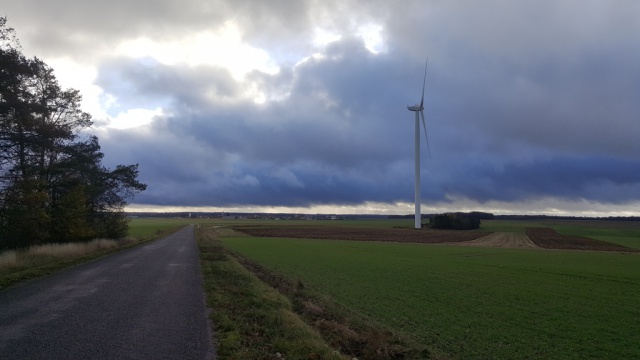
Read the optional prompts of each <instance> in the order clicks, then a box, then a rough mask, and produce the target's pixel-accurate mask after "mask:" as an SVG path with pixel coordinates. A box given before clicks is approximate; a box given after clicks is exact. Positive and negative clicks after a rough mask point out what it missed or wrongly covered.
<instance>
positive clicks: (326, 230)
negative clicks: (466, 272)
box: [233, 225, 640, 252]
mask: <svg viewBox="0 0 640 360" xmlns="http://www.w3.org/2000/svg"><path fill="white" fill-rule="evenodd" d="M233 228H234V230H237V231H239V232H241V233H244V234H247V235H249V236H255V237H279V238H297V239H320V240H353V241H388V242H410V243H423V244H451V245H460V246H478V247H499V248H520V249H536V248H537V249H540V248H543V249H567V250H595V251H622V252H640V250H634V249H631V248H628V247H625V246H622V245H617V244H613V243H608V242H604V241H599V240H595V239H590V238H586V237H580V236H569V235H562V234H559V233H558V232H557V231H555V230H554V229H551V228H527V232H526V234H522V233H513V232H495V233H491V232H485V231H460V230H434V229H422V230H416V229H408V228H362V227H346V226H336V227H330V226H313V225H302V226H264V225H246V226H234V227H233Z"/></svg>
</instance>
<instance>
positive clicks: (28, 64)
mask: <svg viewBox="0 0 640 360" xmlns="http://www.w3.org/2000/svg"><path fill="white" fill-rule="evenodd" d="M81 100H82V96H81V95H80V92H79V91H78V90H75V89H62V88H61V87H60V85H59V84H58V81H57V79H56V77H55V76H54V74H53V69H52V68H51V67H49V66H48V65H47V64H46V63H44V62H43V61H42V60H40V59H39V58H37V57H33V58H27V57H26V56H25V55H24V54H23V53H22V48H21V46H20V43H19V41H18V39H17V37H16V33H15V30H14V29H13V28H10V27H8V26H7V18H6V17H0V250H2V249H16V248H24V247H28V246H31V245H37V244H43V243H55V242H77V241H88V240H91V239H94V238H97V237H100V238H119V237H123V236H125V235H126V233H127V226H128V225H127V224H128V221H127V217H126V215H125V213H124V206H125V205H126V204H127V201H128V200H129V199H131V198H132V197H133V195H134V194H136V193H138V192H140V191H143V190H145V189H146V185H145V184H142V183H140V182H139V181H138V180H137V176H138V165H137V164H136V165H118V166H116V168H115V169H108V168H106V167H104V166H103V165H102V158H103V156H104V154H103V153H102V152H101V151H100V144H99V142H98V138H97V137H96V136H93V135H90V134H88V132H87V130H88V128H89V127H90V126H91V124H92V122H91V115H90V114H88V113H86V112H83V111H82V110H81V109H80V102H81Z"/></svg>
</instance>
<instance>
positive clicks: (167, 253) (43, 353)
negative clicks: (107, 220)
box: [0, 227, 214, 359]
mask: <svg viewBox="0 0 640 360" xmlns="http://www.w3.org/2000/svg"><path fill="white" fill-rule="evenodd" d="M209 329H210V327H209V325H208V322H207V319H206V305H205V297H204V292H203V290H202V275H201V274H200V265H199V262H198V248H197V247H196V243H195V239H194V234H193V227H186V228H184V229H182V230H180V231H178V232H176V233H175V234H173V235H170V236H168V237H166V238H164V239H161V240H157V241H153V242H150V243H148V244H145V245H141V246H138V247H135V248H132V249H129V250H125V251H121V252H119V253H116V254H112V255H109V256H106V257H104V258H101V259H98V260H95V261H91V262H89V263H85V264H83V265H79V266H75V267H73V268H70V269H66V270H64V271H61V272H58V273H56V274H53V275H50V276H47V277H44V278H40V279H37V280H35V281H28V282H27V283H25V284H22V285H19V286H17V287H13V288H9V289H7V290H4V291H0V359H212V358H214V351H213V347H212V346H211V342H210V338H211V337H210V330H209Z"/></svg>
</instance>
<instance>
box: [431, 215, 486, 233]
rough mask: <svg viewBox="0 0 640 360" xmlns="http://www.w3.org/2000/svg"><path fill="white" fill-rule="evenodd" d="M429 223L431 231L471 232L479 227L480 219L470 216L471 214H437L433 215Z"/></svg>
mask: <svg viewBox="0 0 640 360" xmlns="http://www.w3.org/2000/svg"><path fill="white" fill-rule="evenodd" d="M430 221H431V228H433V229H449V230H472V229H478V228H479V227H480V219H479V218H477V217H474V216H472V213H469V214H464V215H460V213H456V214H453V213H450V214H438V215H434V216H433V217H432V218H431V219H430Z"/></svg>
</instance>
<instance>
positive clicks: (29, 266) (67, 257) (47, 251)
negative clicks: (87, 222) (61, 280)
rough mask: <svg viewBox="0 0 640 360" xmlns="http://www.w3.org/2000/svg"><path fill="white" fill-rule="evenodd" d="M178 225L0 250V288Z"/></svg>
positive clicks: (155, 236)
mask: <svg viewBox="0 0 640 360" xmlns="http://www.w3.org/2000/svg"><path fill="white" fill-rule="evenodd" d="M180 227H181V226H178V225H176V226H171V227H163V228H159V229H155V231H153V232H151V231H147V232H145V235H144V236H142V237H136V238H132V237H127V238H123V239H118V240H107V239H96V240H92V241H89V242H86V243H65V244H44V245H38V246H33V247H30V248H29V249H26V250H17V251H5V252H3V253H0V290H2V289H4V288H7V287H9V286H11V285H14V284H16V283H19V282H21V281H26V280H29V279H33V278H36V277H40V276H44V275H47V274H51V273H53V272H56V271H59V270H62V269H64V268H67V267H70V266H73V265H77V264H81V263H83V262H86V261H89V260H93V259H96V258H98V257H101V256H104V255H107V254H110V253H113V252H116V251H120V250H124V249H128V248H130V247H133V246H136V245H139V244H142V243H145V242H148V241H151V240H155V239H158V238H161V237H164V236H166V235H168V234H171V233H172V232H174V231H176V230H178V229H179V228H180Z"/></svg>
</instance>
